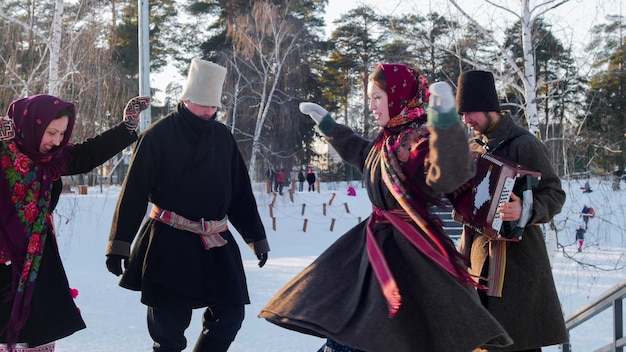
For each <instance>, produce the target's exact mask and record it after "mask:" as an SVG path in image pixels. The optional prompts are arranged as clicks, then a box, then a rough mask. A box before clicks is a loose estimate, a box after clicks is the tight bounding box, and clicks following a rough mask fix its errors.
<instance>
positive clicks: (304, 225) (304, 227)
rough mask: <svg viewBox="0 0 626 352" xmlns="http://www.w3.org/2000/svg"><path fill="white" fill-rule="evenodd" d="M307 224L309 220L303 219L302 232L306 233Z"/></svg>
mask: <svg viewBox="0 0 626 352" xmlns="http://www.w3.org/2000/svg"><path fill="white" fill-rule="evenodd" d="M307 222H309V220H307V219H304V224H303V225H302V232H306V224H307Z"/></svg>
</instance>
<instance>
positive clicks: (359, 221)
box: [357, 216, 361, 224]
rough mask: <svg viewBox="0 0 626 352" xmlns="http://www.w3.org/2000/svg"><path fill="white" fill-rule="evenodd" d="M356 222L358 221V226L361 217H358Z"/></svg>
mask: <svg viewBox="0 0 626 352" xmlns="http://www.w3.org/2000/svg"><path fill="white" fill-rule="evenodd" d="M357 220H358V223H359V224H360V223H361V217H360V216H359V217H358V218H357Z"/></svg>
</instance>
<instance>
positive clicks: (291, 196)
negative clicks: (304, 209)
mask: <svg viewBox="0 0 626 352" xmlns="http://www.w3.org/2000/svg"><path fill="white" fill-rule="evenodd" d="M289 200H291V202H292V203H293V189H290V190H289Z"/></svg>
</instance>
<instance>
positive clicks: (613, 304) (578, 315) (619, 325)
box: [563, 280, 626, 352]
mask: <svg viewBox="0 0 626 352" xmlns="http://www.w3.org/2000/svg"><path fill="white" fill-rule="evenodd" d="M625 297H626V280H624V281H622V282H620V283H619V284H617V285H615V287H613V288H611V289H610V290H608V291H606V292H605V293H604V294H602V295H601V296H599V297H598V298H596V299H595V300H593V301H591V302H589V303H588V304H587V305H585V306H584V307H582V308H580V309H579V310H577V311H576V312H574V313H573V314H572V315H570V316H569V317H566V318H565V326H566V327H567V332H568V333H570V332H571V331H572V330H573V329H574V328H576V327H577V326H579V325H581V324H582V323H585V322H587V321H588V320H590V319H591V318H593V317H595V316H596V315H598V314H600V313H602V312H604V311H606V310H607V309H609V308H612V309H613V342H611V343H610V344H608V345H605V346H602V347H600V348H599V349H596V350H594V351H593V352H624V346H626V339H625V338H624V315H623V301H624V298H625ZM570 336H571V334H570ZM563 352H572V349H571V346H570V344H564V345H563Z"/></svg>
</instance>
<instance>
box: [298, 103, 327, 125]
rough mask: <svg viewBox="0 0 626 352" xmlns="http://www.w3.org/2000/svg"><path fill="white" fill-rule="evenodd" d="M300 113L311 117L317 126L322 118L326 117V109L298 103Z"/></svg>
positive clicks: (312, 104)
mask: <svg viewBox="0 0 626 352" xmlns="http://www.w3.org/2000/svg"><path fill="white" fill-rule="evenodd" d="M300 111H301V112H302V113H303V114H306V115H309V116H311V118H312V119H313V120H315V122H316V123H317V124H319V123H320V122H321V121H322V119H323V118H324V116H326V115H328V111H326V109H324V108H323V107H321V106H320V105H318V104H315V103H309V102H303V103H300Z"/></svg>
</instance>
